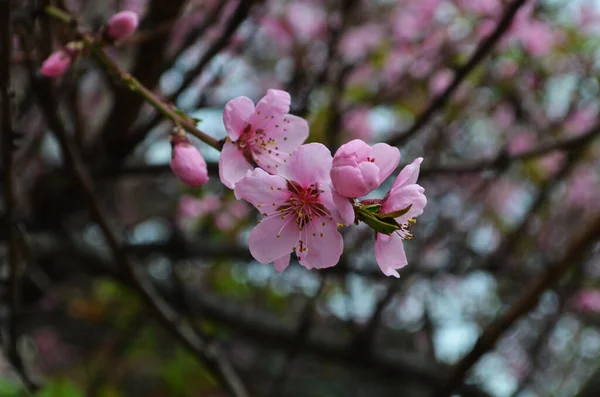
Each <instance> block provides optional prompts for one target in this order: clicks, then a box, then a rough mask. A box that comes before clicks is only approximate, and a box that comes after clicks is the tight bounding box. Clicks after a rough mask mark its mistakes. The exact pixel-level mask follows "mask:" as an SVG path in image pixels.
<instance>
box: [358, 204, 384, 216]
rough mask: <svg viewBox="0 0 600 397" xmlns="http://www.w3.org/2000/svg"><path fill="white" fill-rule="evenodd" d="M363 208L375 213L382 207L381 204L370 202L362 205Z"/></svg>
mask: <svg viewBox="0 0 600 397" xmlns="http://www.w3.org/2000/svg"><path fill="white" fill-rule="evenodd" d="M361 208H362V209H363V210H365V211H369V212H371V213H373V214H376V213H377V211H379V209H380V208H381V204H370V205H365V206H362V207H361Z"/></svg>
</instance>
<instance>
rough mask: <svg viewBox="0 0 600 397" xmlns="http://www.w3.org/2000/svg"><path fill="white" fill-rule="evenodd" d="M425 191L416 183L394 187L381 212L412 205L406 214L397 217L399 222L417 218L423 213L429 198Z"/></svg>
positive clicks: (397, 209)
mask: <svg viewBox="0 0 600 397" xmlns="http://www.w3.org/2000/svg"><path fill="white" fill-rule="evenodd" d="M423 192H424V189H423V188H422V187H421V186H419V185H416V184H415V185H408V186H402V187H399V188H392V190H391V192H390V195H389V196H388V198H387V199H386V200H385V202H384V203H383V204H382V206H381V210H380V211H379V212H393V211H399V210H401V209H404V208H406V207H408V206H409V205H412V207H410V210H408V212H407V213H406V214H404V215H402V216H401V217H398V218H395V219H396V221H397V222H398V223H400V224H402V223H405V222H406V221H408V219H409V218H416V217H417V216H419V215H421V214H422V213H423V209H424V208H425V206H426V205H427V198H426V197H425V194H423Z"/></svg>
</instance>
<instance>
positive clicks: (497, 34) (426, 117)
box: [387, 0, 527, 146]
mask: <svg viewBox="0 0 600 397" xmlns="http://www.w3.org/2000/svg"><path fill="white" fill-rule="evenodd" d="M526 1H527V0H515V1H513V2H512V3H511V4H510V5H509V6H508V7H507V8H506V10H505V11H504V14H503V15H502V17H501V19H500V22H498V25H497V26H496V29H494V31H493V32H492V33H491V34H490V35H489V36H488V37H486V38H485V39H483V41H482V42H481V43H480V44H479V46H477V49H476V50H475V52H474V53H473V55H471V58H469V60H468V61H467V63H465V64H464V65H463V66H461V67H460V68H458V70H457V71H456V73H455V74H454V78H453V79H452V82H451V83H450V85H449V86H448V87H447V88H446V89H445V90H444V91H443V92H442V93H441V94H439V95H438V96H436V97H435V98H434V99H433V100H432V101H431V102H430V103H429V105H428V106H427V108H426V109H425V110H424V111H423V112H421V114H419V116H418V117H417V119H416V120H415V123H414V124H413V125H412V126H411V127H410V128H409V129H408V130H407V131H406V132H404V133H401V134H399V135H397V136H394V137H392V138H391V139H389V140H388V142H387V143H389V144H390V145H392V146H399V145H402V144H403V143H404V142H406V141H407V140H408V139H409V138H411V137H412V136H413V135H415V134H416V133H417V132H418V131H419V130H420V129H421V128H423V127H424V126H425V125H427V124H428V123H429V121H430V120H431V118H432V117H433V116H435V114H436V113H437V112H438V111H440V110H441V109H443V108H444V107H445V106H446V104H447V103H448V101H450V99H451V98H452V95H453V94H454V92H455V91H456V89H457V88H458V87H459V86H460V85H461V84H462V82H463V81H464V80H465V79H466V78H467V76H468V75H469V74H470V73H471V72H472V71H473V70H474V69H475V67H476V66H477V65H478V64H479V63H480V62H481V61H482V60H483V59H484V58H485V57H486V56H487V55H488V54H489V53H490V52H491V51H492V49H493V48H494V46H495V45H496V43H497V42H498V41H499V40H500V38H502V36H503V35H504V33H505V32H506V31H507V30H508V29H509V28H510V25H511V23H512V20H513V18H514V16H515V15H516V14H517V11H519V9H520V8H521V6H523V4H525V2H526Z"/></svg>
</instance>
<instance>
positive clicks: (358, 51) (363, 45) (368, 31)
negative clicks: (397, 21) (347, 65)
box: [340, 24, 384, 61]
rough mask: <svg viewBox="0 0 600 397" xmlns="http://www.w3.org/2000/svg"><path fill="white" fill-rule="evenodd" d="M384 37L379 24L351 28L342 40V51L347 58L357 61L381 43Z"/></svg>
mask: <svg viewBox="0 0 600 397" xmlns="http://www.w3.org/2000/svg"><path fill="white" fill-rule="evenodd" d="M383 37H384V31H383V28H382V26H381V25H379V24H368V25H364V26H360V27H357V28H353V29H350V30H349V31H348V32H347V33H346V34H345V35H344V37H343V38H342V40H341V42H340V47H341V51H340V52H341V53H342V55H343V56H344V58H346V59H347V60H349V61H356V60H358V59H360V58H362V57H364V56H367V55H369V53H370V52H372V51H374V50H375V49H376V48H377V47H378V46H379V45H381V43H382V39H383Z"/></svg>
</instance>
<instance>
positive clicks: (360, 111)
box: [342, 107, 373, 141]
mask: <svg viewBox="0 0 600 397" xmlns="http://www.w3.org/2000/svg"><path fill="white" fill-rule="evenodd" d="M369 114H370V111H369V109H368V108H365V107H360V108H357V109H353V110H351V111H349V112H346V113H345V114H344V116H343V117H342V128H343V130H344V131H345V132H346V133H347V134H348V137H349V138H351V139H362V140H363V141H368V140H369V139H371V137H372V136H373V129H372V128H371V124H370V123H369Z"/></svg>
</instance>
